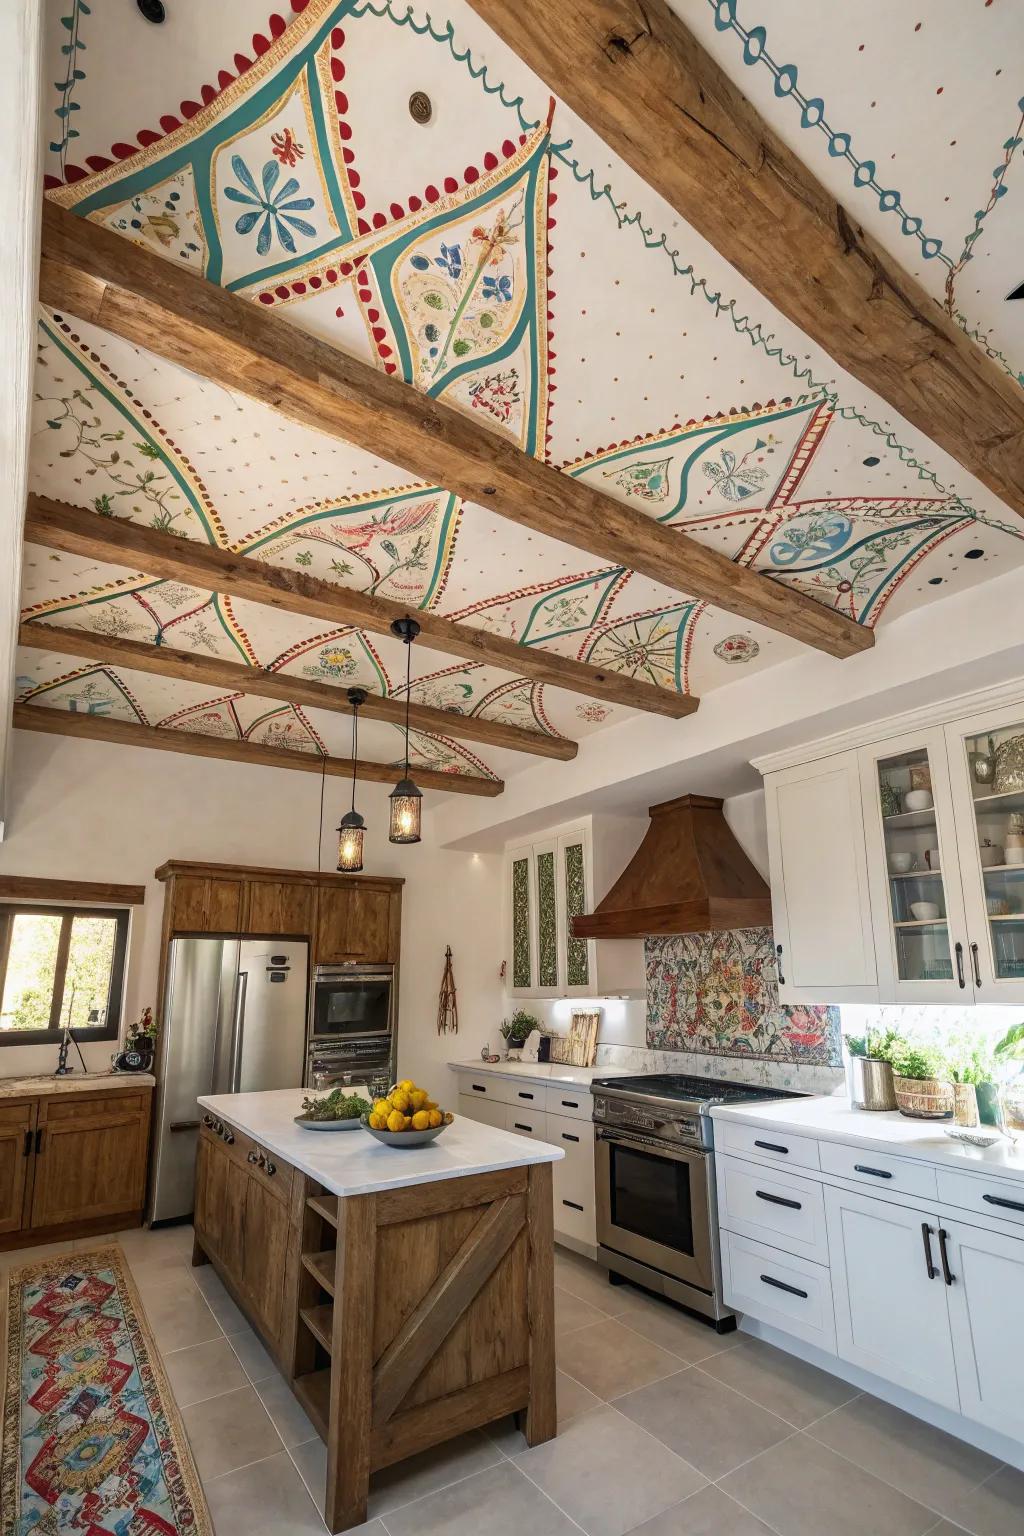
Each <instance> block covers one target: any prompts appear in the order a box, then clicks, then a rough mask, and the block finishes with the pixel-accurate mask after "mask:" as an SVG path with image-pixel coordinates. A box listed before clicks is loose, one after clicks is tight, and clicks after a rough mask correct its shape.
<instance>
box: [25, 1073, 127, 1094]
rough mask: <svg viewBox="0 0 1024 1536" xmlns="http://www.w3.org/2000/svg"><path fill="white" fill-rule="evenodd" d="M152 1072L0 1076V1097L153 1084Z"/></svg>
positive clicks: (87, 1091)
mask: <svg viewBox="0 0 1024 1536" xmlns="http://www.w3.org/2000/svg"><path fill="white" fill-rule="evenodd" d="M155 1087H156V1078H155V1077H154V1076H153V1074H152V1072H72V1073H69V1074H68V1076H67V1077H54V1075H53V1073H52V1072H41V1073H39V1075H38V1076H36V1077H0V1099H28V1098H32V1099H44V1098H50V1097H52V1095H53V1094H56V1093H83V1092H84V1093H89V1092H93V1093H95V1092H96V1090H97V1089H100V1088H155Z"/></svg>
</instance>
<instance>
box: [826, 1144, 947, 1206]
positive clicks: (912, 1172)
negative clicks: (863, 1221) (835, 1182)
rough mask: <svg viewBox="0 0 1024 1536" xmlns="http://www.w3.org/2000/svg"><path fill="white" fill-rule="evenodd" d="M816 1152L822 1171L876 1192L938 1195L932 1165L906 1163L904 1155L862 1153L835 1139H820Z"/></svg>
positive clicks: (932, 1196) (859, 1148)
mask: <svg viewBox="0 0 1024 1536" xmlns="http://www.w3.org/2000/svg"><path fill="white" fill-rule="evenodd" d="M818 1151H819V1152H820V1154H821V1166H822V1170H823V1171H824V1172H825V1173H834V1174H835V1175H836V1177H837V1178H839V1179H849V1180H850V1182H851V1183H853V1184H863V1185H864V1187H865V1188H866V1189H872V1190H876V1191H877V1193H878V1194H879V1195H883V1196H884V1194H885V1193H886V1191H887V1190H898V1191H899V1193H900V1194H903V1195H920V1196H921V1198H922V1199H924V1200H935V1199H936V1198H937V1191H936V1186H935V1169H934V1168H926V1167H924V1165H923V1164H921V1163H911V1162H908V1161H907V1159H906V1158H904V1157H889V1156H887V1154H886V1153H884V1152H865V1151H864V1149H863V1147H842V1146H839V1145H838V1144H837V1143H836V1142H834V1141H822V1142H820V1143H819V1145H818Z"/></svg>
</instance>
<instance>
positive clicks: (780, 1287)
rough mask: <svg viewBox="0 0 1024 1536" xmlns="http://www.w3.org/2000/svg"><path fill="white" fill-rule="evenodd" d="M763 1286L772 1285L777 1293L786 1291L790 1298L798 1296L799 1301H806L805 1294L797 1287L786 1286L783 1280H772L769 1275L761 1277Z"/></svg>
mask: <svg viewBox="0 0 1024 1536" xmlns="http://www.w3.org/2000/svg"><path fill="white" fill-rule="evenodd" d="M761 1279H762V1281H763V1282H764V1284H765V1285H773V1286H774V1287H775V1289H776V1290H777V1291H788V1292H789V1294H790V1295H791V1296H799V1297H800V1299H801V1301H806V1300H807V1292H806V1291H802V1290H801V1289H800V1287H799V1286H798V1285H787V1284H786V1282H785V1280H773V1279H772V1277H771V1275H762V1276H761Z"/></svg>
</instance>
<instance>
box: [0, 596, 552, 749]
mask: <svg viewBox="0 0 1024 1536" xmlns="http://www.w3.org/2000/svg"><path fill="white" fill-rule="evenodd" d="M18 641H19V644H21V645H28V646H31V647H32V648H33V649H34V650H39V651H56V652H58V653H59V654H60V655H61V656H84V657H86V658H87V659H88V660H90V661H99V662H103V663H104V665H106V666H111V667H126V668H128V669H129V670H130V671H135V672H153V673H156V674H157V675H158V676H159V677H174V678H179V679H181V680H182V681H183V682H188V683H200V684H201V685H202V686H203V687H205V688H223V689H228V690H230V691H231V692H233V693H248V694H255V695H256V696H257V697H258V698H269V699H283V700H284V701H285V703H287V704H298V705H300V706H301V707H302V708H304V709H329V710H331V711H333V712H334V713H336V714H341V715H350V714H351V713H352V706H351V704H350V703H349V702H348V691H347V689H345V688H339V687H337V686H336V685H335V684H333V683H320V682H317V681H316V680H315V679H313V678H308V677H296V676H295V674H294V673H291V672H271V671H268V670H267V669H266V668H264V667H244V666H242V665H241V664H240V663H238V662H234V661H224V660H223V659H222V658H221V657H219V656H207V655H206V654H205V653H203V652H200V651H181V650H176V649H175V648H174V647H173V646H170V645H149V644H147V643H146V642H145V641H143V640H127V639H124V638H122V637H121V636H118V635H103V634H100V632H99V631H98V630H93V629H70V628H68V629H66V628H64V627H63V626H60V625H57V624H41V623H38V622H26V623H23V624H22V625H21V628H20V630H19V632H18ZM359 708H360V713H361V714H362V716H363V717H364V718H366V719H369V720H387V721H390V723H391V724H392V725H397V726H403V725H404V724H405V702H404V700H403V699H395V698H382V697H381V696H380V695H379V694H376V693H368V694H367V696H366V701H365V703H363V704H361V705H360V706H359ZM409 724H410V725H411V726H413V727H414V729H416V730H418V731H430V732H433V734H434V735H437V734H439V733H440V734H441V735H444V736H456V737H459V738H460V739H462V740H463V741H481V742H484V743H485V744H486V745H487V746H491V747H506V748H508V749H509V750H510V751H512V752H532V753H534V754H535V755H536V756H538V757H554V758H558V759H559V760H560V761H562V762H568V761H569V760H570V759H572V758H574V757H575V756H576V753H577V752H578V751H579V747H578V746H577V744H576V742H574V741H567V740H566V739H565V738H564V737H562V736H545V734H544V732H543V731H532V730H527V729H526V728H525V727H523V726H520V725H507V724H506V723H505V722H504V721H502V720H482V719H480V717H479V716H476V715H460V714H458V713H456V711H454V710H449V709H435V708H434V707H433V706H432V705H430V704H415V703H413V704H410V705H409Z"/></svg>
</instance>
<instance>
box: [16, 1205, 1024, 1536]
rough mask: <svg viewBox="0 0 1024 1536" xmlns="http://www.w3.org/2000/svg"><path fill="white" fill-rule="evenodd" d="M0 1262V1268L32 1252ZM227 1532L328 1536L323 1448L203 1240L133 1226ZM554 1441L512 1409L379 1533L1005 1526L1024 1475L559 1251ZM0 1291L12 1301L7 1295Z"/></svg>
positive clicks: (411, 1467)
mask: <svg viewBox="0 0 1024 1536" xmlns="http://www.w3.org/2000/svg"><path fill="white" fill-rule="evenodd" d="M96 1241H97V1239H90V1240H88V1242H81V1243H77V1244H71V1243H65V1244H56V1245H54V1246H53V1247H52V1248H49V1249H39V1250H23V1251H22V1252H21V1253H0V1274H2V1273H3V1271H5V1270H6V1269H7V1268H8V1267H10V1266H11V1265H12V1264H15V1263H19V1262H23V1261H25V1260H28V1259H30V1258H34V1257H36V1255H37V1254H39V1255H40V1256H42V1255H43V1254H47V1253H51V1252H57V1251H60V1250H61V1249H63V1250H65V1251H68V1252H70V1251H72V1250H73V1248H85V1247H89V1246H94V1245H95V1243H96ZM117 1241H119V1242H120V1244H121V1246H122V1248H123V1249H124V1251H125V1254H126V1255H127V1258H128V1261H129V1263H130V1265H131V1267H132V1272H133V1274H134V1276H135V1279H136V1282H137V1284H138V1287H139V1291H140V1294H141V1296H142V1300H143V1304H144V1306H145V1309H146V1313H147V1316H148V1318H149V1321H150V1324H151V1326H152V1328H153V1332H154V1334H155V1336H156V1340H157V1344H158V1345H159V1347H160V1350H161V1353H162V1355H163V1359H164V1363H165V1366H166V1368H167V1371H168V1374H169V1376H170V1380H171V1383H172V1386H173V1389H174V1392H175V1395H176V1397H177V1400H178V1403H179V1406H180V1407H181V1410H182V1414H183V1417H184V1420H185V1425H186V1428H187V1431H188V1434H189V1438H190V1440H191V1442H192V1448H193V1452H194V1454H195V1458H196V1464H197V1466H198V1468H199V1473H200V1476H201V1478H202V1480H203V1485H204V1487H205V1489H206V1496H207V1499H208V1501H209V1504H210V1510H211V1513H212V1515H213V1520H214V1523H215V1526H216V1529H217V1536H285V1533H287V1536H323V1531H324V1529H325V1527H324V1524H323V1520H322V1518H321V1514H320V1510H321V1506H322V1502H323V1484H324V1471H325V1452H324V1448H323V1445H322V1444H321V1442H320V1440H319V1439H318V1438H317V1436H316V1434H315V1432H314V1430H313V1427H312V1425H311V1424H310V1422H309V1420H308V1419H307V1417H306V1415H305V1414H304V1413H303V1411H302V1409H301V1408H300V1407H299V1405H298V1404H297V1403H296V1401H295V1399H294V1398H293V1396H292V1394H291V1392H290V1391H289V1389H288V1387H287V1385H286V1384H285V1382H284V1381H283V1380H282V1378H281V1377H280V1376H279V1374H278V1372H277V1370H276V1368H275V1366H274V1364H273V1362H272V1361H271V1359H270V1357H269V1356H268V1354H267V1353H266V1351H265V1350H264V1348H263V1346H262V1345H261V1344H260V1342H259V1340H258V1338H257V1337H256V1335H255V1334H254V1333H253V1331H252V1329H251V1328H249V1326H248V1324H247V1323H246V1321H245V1319H244V1317H243V1316H242V1314H241V1313H240V1312H239V1310H238V1308H237V1307H236V1306H235V1305H234V1303H233V1302H232V1300H231V1298H230V1297H229V1296H228V1295H227V1293H226V1292H225V1290H224V1288H223V1286H222V1285H221V1284H220V1282H219V1280H218V1279H217V1276H216V1275H215V1274H214V1272H213V1270H212V1269H211V1268H210V1267H209V1266H204V1267H203V1268H201V1269H197V1270H193V1269H192V1268H191V1266H190V1264H189V1256H190V1253H191V1241H192V1237H191V1230H190V1229H185V1228H172V1229H169V1230H165V1231H162V1232H144V1231H138V1232H128V1233H121V1234H120V1235H119V1237H118V1239H117ZM556 1282H557V1286H558V1290H557V1294H556V1314H557V1316H556V1321H557V1344H556V1348H557V1353H558V1367H559V1370H558V1413H559V1435H558V1438H557V1439H556V1440H553V1441H551V1442H550V1443H549V1444H547V1445H542V1446H536V1447H534V1449H532V1450H531V1449H530V1448H529V1447H528V1446H527V1445H526V1443H525V1441H524V1439H523V1437H522V1435H521V1434H520V1433H519V1431H518V1430H517V1429H516V1428H515V1426H514V1424H513V1423H512V1422H511V1421H510V1420H509V1421H505V1422H502V1423H499V1424H496V1425H492V1426H491V1427H490V1428H489V1430H488V1431H487V1432H486V1433H482V1432H478V1433H474V1434H471V1435H465V1436H463V1437H462V1438H460V1439H459V1440H455V1441H452V1442H450V1443H449V1444H448V1445H445V1446H441V1447H439V1448H438V1449H437V1450H436V1451H430V1452H426V1453H424V1454H423V1455H421V1456H417V1457H414V1458H413V1459H412V1460H410V1461H408V1462H404V1463H402V1464H401V1465H400V1466H397V1467H392V1468H390V1469H389V1470H388V1471H387V1472H385V1473H382V1474H381V1475H380V1476H378V1477H376V1478H375V1479H374V1481H373V1487H372V1491H371V1499H370V1510H369V1513H370V1519H369V1522H368V1524H367V1525H366V1526H364V1527H363V1532H364V1533H365V1536H480V1533H481V1532H486V1533H487V1536H522V1532H524V1531H528V1532H529V1536H571V1533H573V1532H575V1533H579V1532H581V1531H582V1532H584V1533H585V1536H625V1533H627V1532H636V1533H638V1536H963V1533H964V1532H968V1533H970V1536H1009V1533H1010V1532H1016V1531H1019V1530H1022V1529H1024V1474H1021V1473H1020V1472H1017V1471H1015V1470H1013V1469H1012V1468H1009V1467H1004V1466H1002V1465H1001V1464H1000V1463H999V1462H997V1461H993V1460H992V1458H991V1457H989V1456H985V1455H983V1454H982V1453H981V1452H979V1451H975V1450H972V1449H971V1448H970V1447H969V1446H966V1445H964V1444H963V1443H962V1442H961V1441H958V1440H954V1439H951V1438H950V1437H949V1436H948V1435H944V1434H941V1433H940V1432H939V1431H937V1430H933V1429H930V1428H929V1427H928V1426H927V1425H925V1424H922V1423H921V1422H920V1421H919V1420H917V1419H913V1418H909V1417H908V1416H907V1415H906V1414H903V1413H900V1412H899V1411H898V1410H896V1409H894V1408H890V1407H888V1406H887V1405H886V1404H884V1403H881V1402H879V1401H878V1400H877V1399H876V1398H873V1397H871V1396H869V1395H867V1394H859V1393H857V1392H855V1391H854V1390H853V1389H852V1388H850V1387H847V1386H846V1385H845V1384H844V1383H842V1382H840V1381H838V1380H837V1379H836V1378H835V1377H832V1376H829V1375H827V1374H825V1373H824V1372H821V1371H817V1370H815V1369H813V1368H812V1367H810V1366H807V1365H804V1364H803V1363H802V1362H800V1361H798V1360H795V1359H793V1357H792V1356H789V1355H785V1354H781V1353H780V1352H779V1351H778V1350H775V1349H772V1348H771V1347H770V1346H769V1345H765V1344H761V1343H759V1342H757V1341H756V1340H753V1339H745V1338H744V1337H743V1336H742V1335H740V1334H731V1335H727V1336H726V1337H725V1338H720V1337H719V1336H718V1335H717V1334H715V1333H714V1332H713V1331H712V1330H710V1329H708V1328H706V1327H705V1326H704V1325H703V1324H701V1323H698V1322H696V1321H695V1320H693V1319H691V1318H689V1317H687V1316H685V1314H683V1313H679V1312H676V1311H675V1310H674V1309H672V1308H670V1307H667V1306H666V1305H664V1304H663V1303H661V1302H659V1301H655V1300H654V1299H652V1298H650V1297H647V1296H645V1295H643V1294H642V1293H641V1292H639V1291H636V1290H633V1289H632V1288H631V1287H628V1286H622V1287H618V1288H612V1287H610V1286H609V1285H608V1283H607V1281H606V1279H605V1277H604V1275H603V1274H602V1273H601V1271H600V1270H598V1269H597V1267H596V1265H593V1264H590V1263H588V1262H587V1261H586V1260H583V1259H579V1258H577V1257H576V1256H575V1255H572V1254H567V1253H564V1252H562V1251H559V1253H558V1257H557V1261H556ZM3 1294H4V1295H5V1294H6V1287H4V1290H3Z"/></svg>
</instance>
